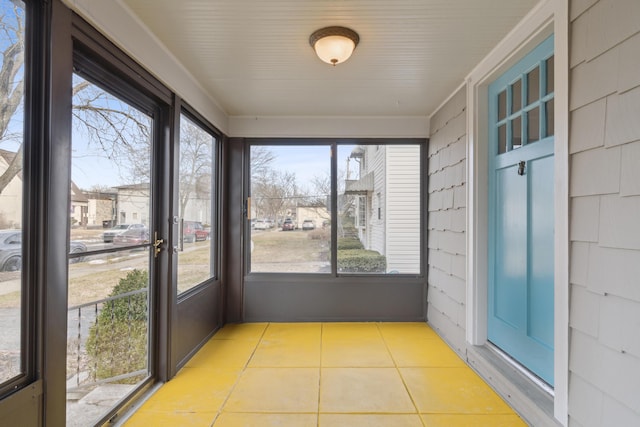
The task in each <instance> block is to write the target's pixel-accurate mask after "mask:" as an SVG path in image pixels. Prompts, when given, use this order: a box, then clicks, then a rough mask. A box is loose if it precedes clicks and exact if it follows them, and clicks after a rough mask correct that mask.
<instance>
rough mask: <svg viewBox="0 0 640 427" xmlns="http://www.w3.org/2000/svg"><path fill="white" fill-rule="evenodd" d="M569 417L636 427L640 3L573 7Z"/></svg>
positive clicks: (639, 406)
mask: <svg viewBox="0 0 640 427" xmlns="http://www.w3.org/2000/svg"><path fill="white" fill-rule="evenodd" d="M571 40H572V42H571V46H570V52H571V57H570V65H571V70H570V81H571V87H570V110H571V128H570V139H569V151H570V155H571V158H570V171H571V172H570V173H571V174H570V190H569V191H570V203H571V204H570V209H571V216H570V240H571V248H570V249H571V264H570V282H571V300H570V321H569V323H570V331H571V333H570V356H569V370H570V373H569V417H570V425H572V426H604V425H610V426H632V425H633V426H638V425H640V1H638V0H601V1H595V0H589V1H584V0H582V1H573V2H572V3H571Z"/></svg>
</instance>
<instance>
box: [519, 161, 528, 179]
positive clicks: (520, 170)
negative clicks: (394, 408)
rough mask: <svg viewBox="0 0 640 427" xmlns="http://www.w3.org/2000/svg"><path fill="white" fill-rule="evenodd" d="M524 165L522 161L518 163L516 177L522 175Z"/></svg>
mask: <svg viewBox="0 0 640 427" xmlns="http://www.w3.org/2000/svg"><path fill="white" fill-rule="evenodd" d="M526 165H527V163H526V162H525V161H524V160H521V161H520V163H518V175H520V176H522V175H524V168H525V166H526Z"/></svg>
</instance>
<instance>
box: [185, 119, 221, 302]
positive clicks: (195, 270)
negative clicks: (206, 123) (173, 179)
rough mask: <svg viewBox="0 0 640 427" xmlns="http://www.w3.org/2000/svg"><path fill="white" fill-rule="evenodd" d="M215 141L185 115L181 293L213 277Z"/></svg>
mask: <svg viewBox="0 0 640 427" xmlns="http://www.w3.org/2000/svg"><path fill="white" fill-rule="evenodd" d="M213 143H214V137H213V136H212V135H211V134H210V133H208V132H206V131H205V130H204V129H202V128H201V127H200V126H198V125H197V124H196V123H194V122H193V121H192V120H190V119H189V118H188V117H187V116H185V115H184V114H183V115H182V116H181V117H180V166H179V168H180V173H179V183H178V185H179V188H180V193H179V206H178V209H179V213H178V215H179V217H180V224H181V226H182V230H181V231H179V233H180V235H179V252H178V293H182V292H184V291H186V290H188V289H191V288H193V287H194V286H196V285H198V284H200V283H202V282H203V281H205V280H207V279H209V278H211V277H213V275H214V272H213V263H212V243H213V242H215V239H212V238H211V237H212V236H211V230H212V227H211V225H212V223H213V216H212V204H211V200H212V199H211V194H212V189H213V188H214V187H213V181H212V180H213V173H212V171H213V147H214V144H213Z"/></svg>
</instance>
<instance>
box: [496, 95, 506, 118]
mask: <svg viewBox="0 0 640 427" xmlns="http://www.w3.org/2000/svg"><path fill="white" fill-rule="evenodd" d="M505 117H507V91H506V90H503V91H502V92H500V93H499V94H498V120H504V118H505Z"/></svg>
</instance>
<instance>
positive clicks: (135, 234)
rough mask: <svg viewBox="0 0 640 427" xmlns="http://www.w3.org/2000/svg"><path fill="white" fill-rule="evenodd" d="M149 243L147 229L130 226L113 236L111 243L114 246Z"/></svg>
mask: <svg viewBox="0 0 640 427" xmlns="http://www.w3.org/2000/svg"><path fill="white" fill-rule="evenodd" d="M145 243H149V230H148V229H147V227H144V228H130V229H128V230H126V231H125V232H124V233H120V234H117V235H115V236H114V237H113V244H114V245H116V246H133V245H143V244H145Z"/></svg>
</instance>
